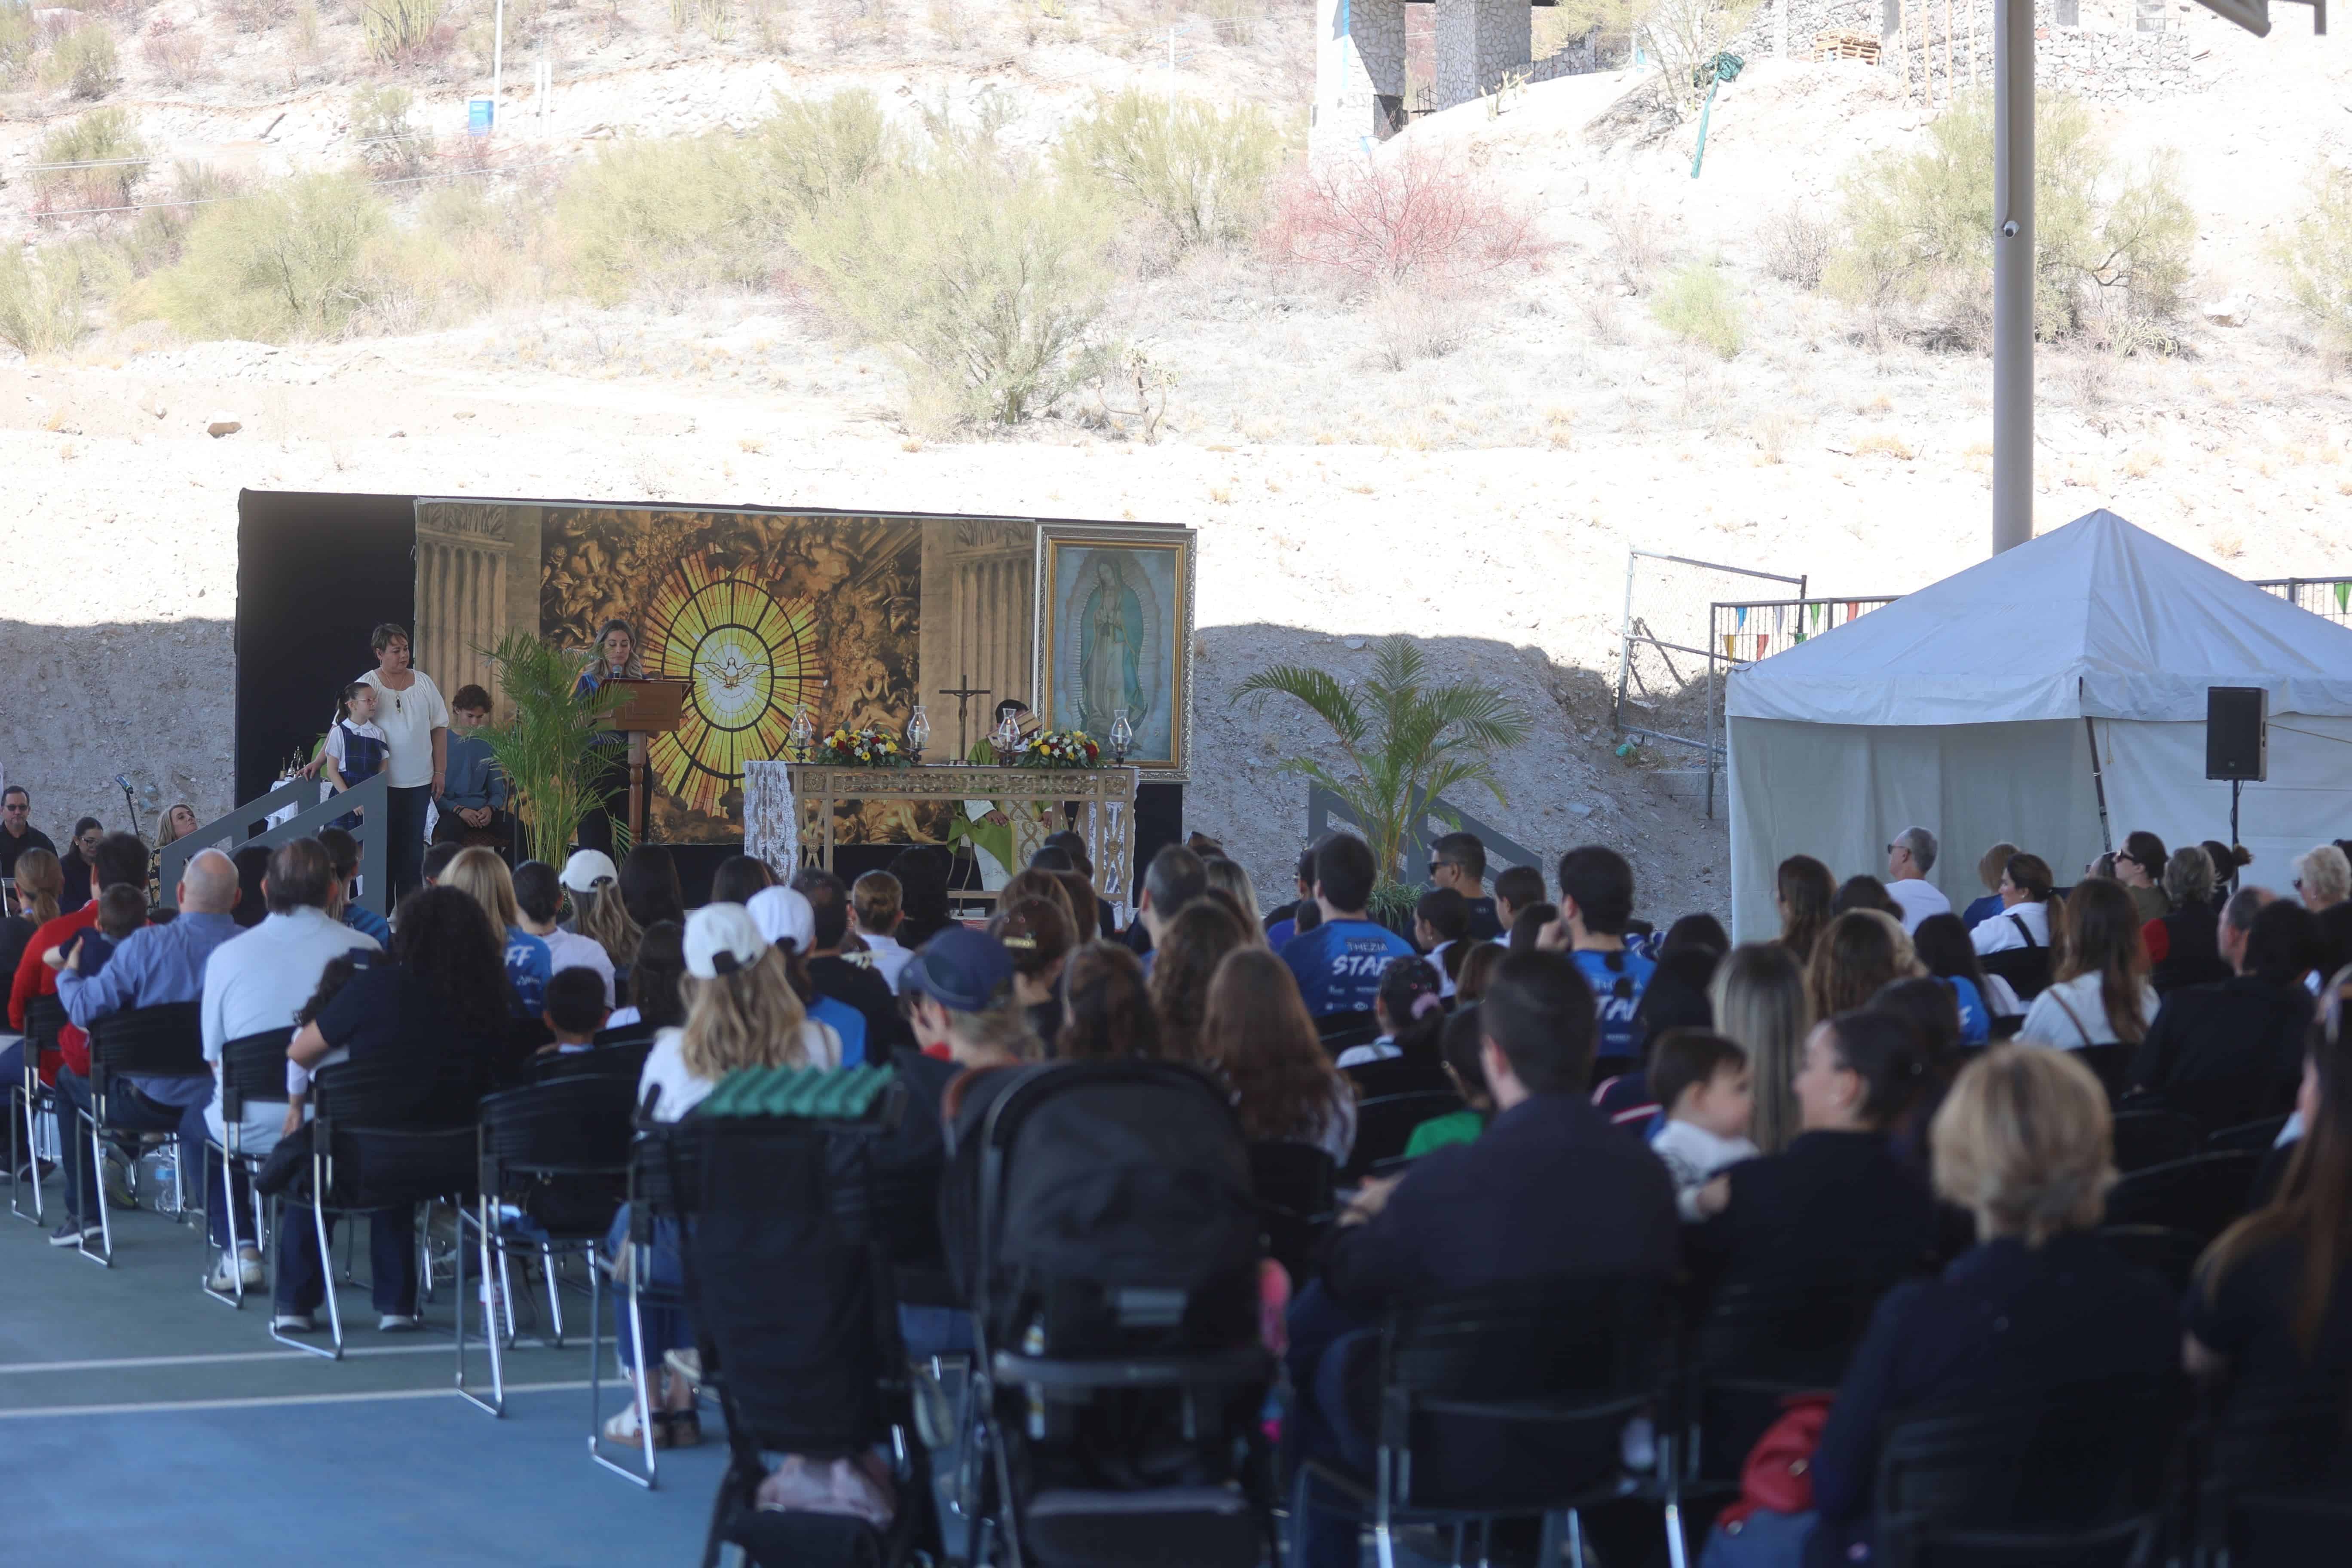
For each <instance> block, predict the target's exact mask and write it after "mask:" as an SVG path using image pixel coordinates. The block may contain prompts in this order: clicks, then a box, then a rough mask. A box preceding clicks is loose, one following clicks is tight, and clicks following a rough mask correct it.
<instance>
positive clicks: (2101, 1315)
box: [1807, 888, 2181, 1562]
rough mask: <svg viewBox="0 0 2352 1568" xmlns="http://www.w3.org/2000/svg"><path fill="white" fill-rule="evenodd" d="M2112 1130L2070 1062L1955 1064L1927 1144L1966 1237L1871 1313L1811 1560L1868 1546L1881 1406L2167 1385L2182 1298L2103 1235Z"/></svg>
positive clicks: (1887, 1409)
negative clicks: (1942, 1263)
mask: <svg viewBox="0 0 2352 1568" xmlns="http://www.w3.org/2000/svg"><path fill="white" fill-rule="evenodd" d="M2116 890H2117V891H2118V892H2120V891H2122V889H2120V888H2118V889H2116ZM2126 901H2128V900H2126ZM2113 1136H2114V1133H2113V1122H2112V1120H2111V1119H2110V1117H2109V1115H2108V1111H2107V1097H2106V1091H2105V1089H2101V1088H2100V1087H2099V1080H2098V1079H2096V1078H2095V1077H2094V1076H2092V1074H2091V1073H2090V1072H2089V1071H2088V1070H2086V1069H2085V1068H2084V1067H2083V1065H2082V1064H2081V1063H2080V1062H2079V1061H2074V1060H2069V1059H2068V1058H2064V1057H2063V1056H2060V1055H2058V1054H2057V1053H2055V1052H2051V1051H2037V1050H2032V1049H2020V1048H2018V1047H2010V1046H1997V1047H1993V1048H1992V1049H1991V1050H1990V1051H1988V1052H1986V1053H1985V1054H1984V1055H1983V1056H1982V1057H1980V1058H1978V1059H1977V1060H1975V1061H1972V1062H1970V1063H1969V1065H1968V1066H1967V1067H1966V1068H1962V1069H1961V1071H1960V1075H1959V1077H1958V1079H1956V1080H1955V1081H1954V1083H1953V1085H1952V1089H1951V1092H1950V1093H1949V1094H1948V1095H1947V1096H1946V1097H1945V1100H1944V1104H1943V1109H1942V1110H1938V1111H1937V1113H1936V1120H1935V1122H1934V1125H1933V1129H1932V1131H1930V1133H1929V1137H1930V1140H1931V1142H1932V1144H1933V1147H1934V1151H1935V1171H1936V1175H1935V1183H1936V1192H1937V1196H1939V1197H1941V1198H1942V1199H1943V1200H1944V1201H1945V1202H1947V1203H1948V1204H1952V1205H1956V1206H1958V1207H1959V1208H1963V1209H1966V1210H1967V1211H1968V1212H1969V1214H1971V1215H1974V1216H1975V1219H1976V1227H1977V1245H1976V1246H1975V1247H1973V1248H1972V1249H1970V1250H1969V1251H1968V1252H1967V1253H1964V1254H1963V1255H1962V1256H1961V1257H1960V1258H1958V1259H1957V1260H1955V1261H1954V1262H1953V1263H1952V1264H1951V1265H1950V1266H1949V1267H1948V1268H1946V1269H1945V1270H1944V1271H1943V1273H1942V1274H1940V1275H1938V1276H1937V1277H1936V1278H1934V1279H1921V1280H1916V1281H1913V1282H1911V1283H1908V1284H1904V1285H1898V1286H1896V1287H1895V1289H1893V1290H1891V1291H1889V1292H1888V1293H1887V1295H1886V1298H1885V1300H1882V1301H1881V1302H1880V1303H1879V1304H1878V1310H1877V1311H1876V1312H1875V1313H1874V1314H1873V1316H1872V1318H1871V1323H1870V1329H1869V1331H1868V1332H1867V1333H1865V1334H1864V1336H1863V1342H1862V1344H1861V1346H1860V1348H1858V1349H1857V1350H1856V1351H1855V1352H1854V1354H1853V1361H1852V1362H1851V1363H1848V1365H1847V1367H1846V1373H1845V1379H1844V1382H1843V1384H1842V1385H1841V1386H1840V1388H1839V1390H1838V1395H1837V1400H1836V1403H1835V1404H1833V1405H1832V1406H1831V1407H1830V1417H1829V1424H1828V1426H1826V1427H1824V1428H1823V1430H1822V1439H1821V1446H1820V1447H1819V1448H1818V1449H1817V1450H1816V1451H1815V1453H1814V1455H1813V1462H1812V1482H1813V1507H1814V1510H1815V1513H1816V1515H1817V1519H1816V1522H1815V1524H1814V1527H1813V1535H1812V1539H1811V1542H1810V1549H1809V1551H1808V1552H1807V1559H1808V1561H1812V1562H1826V1561H1829V1560H1831V1559H1832V1557H1833V1558H1834V1559H1835V1560H1837V1561H1839V1562H1844V1561H1846V1559H1847V1558H1848V1556H1849V1555H1852V1556H1854V1557H1857V1558H1859V1557H1861V1556H1863V1555H1865V1554H1866V1548H1867V1546H1868V1544H1869V1543H1870V1542H1872V1540H1873V1537H1874V1521H1873V1520H1872V1518H1871V1507H1872V1502H1873V1498H1874V1491H1875V1486H1876V1481H1877V1476H1878V1447H1879V1440H1880V1435H1881V1432H1882V1430H1883V1429H1884V1427H1885V1424H1886V1420H1887V1417H1889V1416H1890V1415H1895V1414H1896V1413H1898V1412H1901V1411H1906V1410H1931V1409H1934V1408H1936V1407H1937V1406H1939V1405H1952V1404H1957V1403H1959V1402H1961V1401H1965V1400H1971V1399H1979V1398H1986V1397H1998V1398H2000V1399H2001V1400H2004V1401H2009V1400H2015V1401H2018V1402H2021V1403H2031V1402H2032V1401H2034V1400H2036V1399H2038V1398H2040V1397H2042V1396H2045V1395H2048V1394H2053V1393H2054V1392H2056V1391H2058V1390H2059V1389H2061V1388H2064V1387H2069V1386H2081V1385H2084V1384H2091V1385H2096V1386H2099V1387H2109V1386H2130V1387H2135V1388H2146V1389H2150V1390H2161V1389H2162V1388H2163V1387H2164V1386H2165V1384H2166V1380H2167V1377H2168V1373H2169V1372H2170V1369H2171V1367H2172V1365H2173V1363H2175V1361H2176V1358H2178V1356H2179V1353H2180V1352H2179V1346H2180V1342H2181V1341H2180V1314H2179V1308H2178V1307H2177V1306H2176V1305H2175V1303H2174V1300H2173V1298H2172V1293H2171V1291H2170V1290H2169V1289H2168V1288H2167V1287H2166V1285H2165V1284H2164V1282H2163V1281H2162V1280H2160V1279H2158V1278H2157V1277H2156V1276H2155V1275H2153V1274H2151V1273H2148V1272H2147V1271H2146V1270H2144V1269H2140V1268H2133V1267H2131V1266H2130V1265H2129V1264H2127V1263H2126V1262H2125V1261H2124V1260H2123V1259H2122V1258H2119V1257H2117V1256H2116V1254H2115V1253H2114V1252H2113V1251H2112V1250H2111V1249H2109V1247H2107V1245H2106V1244H2105V1242H2103V1241H2102V1240H2100V1239H2099V1237H2098V1235H2097V1229H2098V1224H2099V1216H2100V1213H2101V1210H2102V1209H2103V1208H2104V1206H2105V1199H2106V1191H2107V1188H2108V1186H2109V1185H2110V1184H2112V1183H2113V1182H2114V1180H2115V1166H2114V1163H2113V1158H2112V1152H2111V1151H2112V1143H2113ZM2153 1440H2156V1441H2161V1440H2162V1436H2161V1433H2160V1432H2158V1433H2157V1434H2156V1436H2155V1437H2154V1439H2153ZM1825 1548H1826V1549H1827V1550H1824V1549H1825ZM1857 1549H1863V1550H1857Z"/></svg>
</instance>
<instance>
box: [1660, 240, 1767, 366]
mask: <svg viewBox="0 0 2352 1568" xmlns="http://www.w3.org/2000/svg"><path fill="white" fill-rule="evenodd" d="M1650 314H1651V315H1652V316H1653V317H1654V318H1655V319H1656V321H1657V323H1658V325H1660V326H1662V327H1664V328H1665V329H1666V331H1670V332H1672V333H1674V335H1675V336H1676V337H1678V338H1680V339H1682V340H1683V342H1686V343H1696V344H1698V345H1699V346H1700V347H1702V348H1704V349H1706V350H1708V351H1710V352H1711V353H1715V354H1716V355H1717V356H1718V357H1720V358H1723V359H1729V358H1731V357H1732V356H1733V355H1735V354H1737V353H1738V352H1739V351H1740V348H1741V346H1742V345H1744V344H1745V343H1746V342H1747V341H1748V327H1747V323H1746V321H1744V320H1743V318H1742V312H1741V311H1740V309H1739V301H1738V300H1736V299H1734V298H1733V297H1732V293H1731V280H1730V279H1727V278H1726V277H1724V275H1723V272H1722V269H1721V268H1718V267H1717V266H1716V265H1715V264H1714V263H1713V262H1711V261H1697V262H1693V263H1692V264H1691V265H1690V266H1688V267H1684V268H1677V269H1676V270H1675V273H1674V275H1673V276H1672V277H1670V278H1668V279H1666V281H1665V284H1664V287H1662V288H1661V289H1659V290H1658V291H1657V292H1656V293H1655V294H1654V295H1652V296H1651V298H1650Z"/></svg>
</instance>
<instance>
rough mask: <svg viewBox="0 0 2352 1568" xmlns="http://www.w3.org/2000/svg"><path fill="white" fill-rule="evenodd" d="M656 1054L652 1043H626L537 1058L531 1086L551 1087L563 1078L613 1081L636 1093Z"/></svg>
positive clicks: (533, 1062)
mask: <svg viewBox="0 0 2352 1568" xmlns="http://www.w3.org/2000/svg"><path fill="white" fill-rule="evenodd" d="M652 1051H653V1044H652V1042H651V1041H648V1040H625V1041H622V1042H620V1043H618V1044H616V1045H610V1046H596V1047H591V1048H590V1049H588V1050H584V1051H572V1052H568V1053H565V1052H549V1053H546V1054H544V1055H538V1054H534V1055H533V1056H532V1057H531V1058H530V1063H529V1065H528V1067H527V1068H526V1071H527V1073H528V1080H529V1081H530V1082H531V1083H548V1082H551V1081H552V1080H554V1079H562V1078H609V1079H618V1080H623V1081H625V1082H626V1083H627V1084H628V1085H629V1087H630V1089H631V1090H632V1091H634V1090H635V1088H636V1083H637V1079H639V1078H641V1077H643V1076H644V1074H645V1070H646V1057H647V1056H649V1055H650V1054H652Z"/></svg>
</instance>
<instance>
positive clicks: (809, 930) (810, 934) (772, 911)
mask: <svg viewBox="0 0 2352 1568" xmlns="http://www.w3.org/2000/svg"><path fill="white" fill-rule="evenodd" d="M743 907H744V908H745V909H746V910H748V911H750V913H751V923H752V924H753V925H756V926H758V927H759V928H760V934H761V936H763V937H766V938H767V939H768V940H769V941H770V942H774V943H776V944H777V945H778V946H779V947H782V948H783V949H784V950H785V951H786V952H789V953H791V954H793V955H794V957H796V958H797V959H798V960H800V962H801V964H802V965H803V967H802V969H801V977H802V978H803V979H804V980H805V979H810V978H811V977H810V976H809V974H808V972H807V970H806V968H805V964H806V963H807V959H808V956H809V954H810V952H813V951H814V949H815V947H816V909H815V906H814V905H813V904H811V903H810V902H809V900H808V895H807V894H806V893H803V892H802V891H801V890H800V889H798V888H783V887H771V888H762V889H760V890H759V891H758V892H756V893H754V894H752V895H751V902H750V903H748V904H746V905H744V906H743ZM809 990H810V992H811V995H810V998H809V1002H808V1014H809V1016H810V1017H812V1018H814V1019H816V1020H818V1021H819V1022H821V1023H823V1024H825V1025H827V1026H830V1027H831V1028H832V1029H833V1031H834V1032H835V1034H837V1035H839V1036H840V1037H841V1063H842V1065H843V1066H845V1067H856V1066H857V1065H859V1064H860V1063H862V1062H864V1061H865V1060H866V1035H867V1034H868V1032H869V1027H870V1026H869V1025H868V1024H867V1021H866V1015H865V1014H863V1013H861V1012H859V1011H858V1010H857V1009H856V1007H853V1006H851V1005H849V1004H848V1003H846V1002H844V1001H842V1000H841V999H840V998H838V997H835V996H821V995H816V994H814V990H815V987H814V984H811V985H810V987H809Z"/></svg>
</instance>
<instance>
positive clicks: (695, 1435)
mask: <svg viewBox="0 0 2352 1568" xmlns="http://www.w3.org/2000/svg"><path fill="white" fill-rule="evenodd" d="M644 1439H645V1434H644V1431H643V1429H642V1428H640V1427H639V1426H638V1425H637V1402H636V1401H635V1400H634V1399H632V1400H630V1401H629V1403H628V1404H626V1405H623V1406H622V1407H621V1412H620V1414H619V1415H614V1416H613V1417H612V1418H611V1419H609V1420H607V1421H606V1422H605V1423H604V1441H606V1442H607V1443H611V1444H613V1445H614V1447H622V1448H642V1447H645V1440H644ZM701 1446H702V1418H701V1416H700V1415H698V1413H696V1412H695V1411H692V1410H656V1411H655V1412H654V1447H656V1448H698V1447H701Z"/></svg>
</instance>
